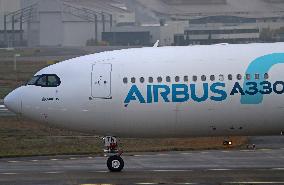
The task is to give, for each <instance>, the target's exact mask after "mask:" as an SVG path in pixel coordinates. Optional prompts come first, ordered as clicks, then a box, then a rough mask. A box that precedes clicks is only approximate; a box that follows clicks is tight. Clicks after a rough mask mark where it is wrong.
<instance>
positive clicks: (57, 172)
mask: <svg viewBox="0 0 284 185" xmlns="http://www.w3.org/2000/svg"><path fill="white" fill-rule="evenodd" d="M43 173H44V174H60V173H63V172H59V171H54V172H43Z"/></svg>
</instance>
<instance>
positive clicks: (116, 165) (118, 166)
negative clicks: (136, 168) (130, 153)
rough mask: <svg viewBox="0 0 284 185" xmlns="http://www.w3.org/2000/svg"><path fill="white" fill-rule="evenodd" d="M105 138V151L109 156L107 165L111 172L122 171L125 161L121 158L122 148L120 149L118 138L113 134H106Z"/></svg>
mask: <svg viewBox="0 0 284 185" xmlns="http://www.w3.org/2000/svg"><path fill="white" fill-rule="evenodd" d="M103 140H104V146H105V149H104V153H105V156H107V157H108V160H107V167H108V169H109V171H111V172H120V171H121V170H122V169H123V167H124V161H123V159H122V158H121V155H122V153H123V152H122V150H119V148H118V144H117V139H116V137H113V136H106V137H104V138H103Z"/></svg>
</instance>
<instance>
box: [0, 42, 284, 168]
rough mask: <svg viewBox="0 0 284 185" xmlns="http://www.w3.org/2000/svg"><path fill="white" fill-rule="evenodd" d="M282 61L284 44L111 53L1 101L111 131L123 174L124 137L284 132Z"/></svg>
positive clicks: (35, 114) (33, 114)
mask: <svg viewBox="0 0 284 185" xmlns="http://www.w3.org/2000/svg"><path fill="white" fill-rule="evenodd" d="M283 63H284V43H252V44H216V45H195V46H169V47H145V48H135V49H133V48H132V49H124V50H116V51H107V52H102V53H97V54H91V55H86V56H82V57H78V58H74V59H70V60H66V61H63V62H60V63H57V64H54V65H51V66H48V67H46V68H44V69H42V70H40V71H39V72H37V73H36V74H35V75H34V76H33V77H32V79H31V80H30V81H29V82H28V83H27V84H26V85H23V86H21V87H19V88H17V89H16V90H14V91H12V92H11V93H10V94H8V95H7V96H6V97H5V99H4V104H5V105H6V106H7V108H8V109H9V110H11V111H13V112H15V113H17V114H21V115H22V116H25V117H28V118H30V119H33V120H36V121H39V122H42V123H46V124H49V125H53V126H57V127H62V128H69V129H72V130H78V131H83V132H89V133H92V134H96V135H100V136H106V137H104V141H105V147H106V148H105V150H104V151H105V153H106V154H107V156H108V160H107V167H108V169H109V170H110V171H112V172H118V171H121V170H122V169H123V167H124V161H123V159H122V157H121V154H122V151H121V150H120V149H119V148H118V144H117V143H118V142H117V139H118V138H119V137H129V138H168V137H171V138H183V137H196V136H234V135H238V136H241V135H244V136H248V135H278V134H280V133H282V132H283V131H284V124H283V120H284V73H283V71H284V65H281V64H283ZM138 147H139V146H138Z"/></svg>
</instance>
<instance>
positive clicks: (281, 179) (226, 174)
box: [0, 148, 284, 185]
mask: <svg viewBox="0 0 284 185" xmlns="http://www.w3.org/2000/svg"><path fill="white" fill-rule="evenodd" d="M123 159H124V161H125V168H124V170H123V171H122V172H120V173H113V172H109V171H108V170H107V167H106V158H105V157H96V156H57V157H30V158H11V159H0V184H1V185H2V184H3V185H13V184H21V185H32V184H33V185H34V184H40V185H45V184H46V185H57V184H58V185H59V184H60V185H65V184H66V185H67V184H68V185H71V184H72V185H73V184H74V185H75V184H76V185H87V184H88V185H90V184H114V185H120V184H121V185H125V184H284V148H278V149H268V148H266V149H264V148H263V149H256V150H208V151H189V152H165V153H143V154H139V155H127V154H126V155H125V156H123Z"/></svg>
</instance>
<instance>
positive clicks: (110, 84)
mask: <svg viewBox="0 0 284 185" xmlns="http://www.w3.org/2000/svg"><path fill="white" fill-rule="evenodd" d="M96 65H109V66H110V70H109V71H107V73H105V74H107V75H109V94H108V95H106V96H93V89H94V84H93V83H94V79H93V78H94V76H93V73H94V72H95V71H94V68H95V66H96ZM108 73H109V74H108ZM111 74H112V64H111V63H99V62H97V63H94V64H92V72H91V97H92V98H96V99H112V78H111Z"/></svg>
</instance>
